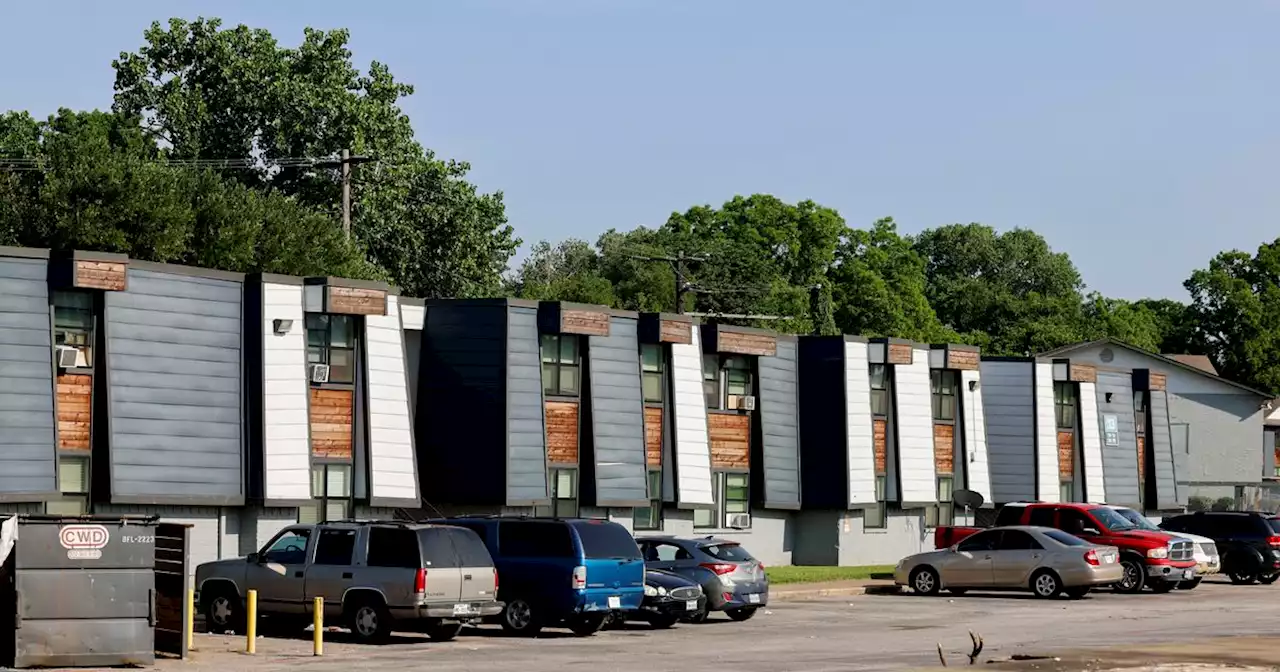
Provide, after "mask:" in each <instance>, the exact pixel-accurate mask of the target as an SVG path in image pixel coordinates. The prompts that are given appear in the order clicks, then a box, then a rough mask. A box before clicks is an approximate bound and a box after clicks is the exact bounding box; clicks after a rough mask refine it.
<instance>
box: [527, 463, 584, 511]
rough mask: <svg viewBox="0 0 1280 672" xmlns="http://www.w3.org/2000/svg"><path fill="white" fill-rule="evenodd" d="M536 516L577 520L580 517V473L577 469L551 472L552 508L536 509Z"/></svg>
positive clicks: (553, 470)
mask: <svg viewBox="0 0 1280 672" xmlns="http://www.w3.org/2000/svg"><path fill="white" fill-rule="evenodd" d="M533 513H534V515H535V516H543V517H547V518H575V517H577V515H578V472H577V470H575V469H552V470H551V506H539V507H535V508H534V512H533Z"/></svg>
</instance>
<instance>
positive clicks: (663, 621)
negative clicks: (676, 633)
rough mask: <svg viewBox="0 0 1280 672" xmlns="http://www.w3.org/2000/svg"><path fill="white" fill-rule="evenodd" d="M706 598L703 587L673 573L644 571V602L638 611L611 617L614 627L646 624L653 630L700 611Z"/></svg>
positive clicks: (673, 623) (666, 626)
mask: <svg viewBox="0 0 1280 672" xmlns="http://www.w3.org/2000/svg"><path fill="white" fill-rule="evenodd" d="M706 602H707V598H706V596H705V595H703V593H702V586H699V585H698V584H697V583H695V582H693V581H690V580H689V579H686V578H684V577H683V576H680V575H679V574H675V573H673V572H664V571H662V570H660V569H647V568H646V569H645V572H644V602H642V603H641V604H640V609H639V610H637V611H624V612H617V613H615V614H613V617H612V618H611V619H610V620H611V621H612V623H613V624H614V625H617V624H620V623H622V621H645V622H647V623H648V624H649V625H651V626H653V627H655V628H664V629H665V628H669V627H671V626H673V625H675V624H676V622H677V621H679V620H680V619H681V618H687V617H688V616H689V615H691V614H697V613H699V612H702V611H703V610H704V609H705V608H706Z"/></svg>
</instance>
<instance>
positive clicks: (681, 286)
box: [627, 250, 707, 315]
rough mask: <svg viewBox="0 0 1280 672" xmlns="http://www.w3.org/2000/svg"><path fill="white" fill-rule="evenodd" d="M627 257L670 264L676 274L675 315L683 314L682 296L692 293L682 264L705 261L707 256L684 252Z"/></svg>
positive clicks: (692, 288)
mask: <svg viewBox="0 0 1280 672" xmlns="http://www.w3.org/2000/svg"><path fill="white" fill-rule="evenodd" d="M627 257H629V258H631V259H636V260H639V261H665V262H668V263H670V264H671V270H672V271H674V272H675V274H676V314H678V315H683V314H684V295H685V293H687V292H691V291H694V287H693V283H690V282H689V281H688V280H687V279H685V271H684V263H685V262H686V261H699V262H701V261H706V260H707V255H705V254H704V255H686V254H685V253H684V250H681V251H679V252H677V253H676V256H674V257H672V256H666V255H641V254H628V255H627Z"/></svg>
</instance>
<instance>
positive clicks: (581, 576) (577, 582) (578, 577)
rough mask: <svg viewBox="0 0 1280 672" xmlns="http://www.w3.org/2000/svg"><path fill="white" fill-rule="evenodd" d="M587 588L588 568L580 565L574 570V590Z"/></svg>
mask: <svg viewBox="0 0 1280 672" xmlns="http://www.w3.org/2000/svg"><path fill="white" fill-rule="evenodd" d="M586 587H587V568H586V567H583V566H582V565H578V566H577V567H574V568H573V589H574V590H582V589H584V588H586Z"/></svg>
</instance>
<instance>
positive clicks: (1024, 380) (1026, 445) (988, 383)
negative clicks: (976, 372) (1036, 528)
mask: <svg viewBox="0 0 1280 672" xmlns="http://www.w3.org/2000/svg"><path fill="white" fill-rule="evenodd" d="M980 370H981V373H982V388H981V389H982V407H983V410H984V413H985V417H984V418H983V419H984V420H985V422H986V426H987V461H988V464H989V465H990V468H991V500H992V501H993V502H995V503H996V504H1006V503H1008V502H1017V501H1034V500H1035V499H1037V497H1036V457H1035V451H1036V419H1035V418H1036V416H1035V412H1036V409H1035V385H1034V380H1033V378H1032V373H1033V371H1034V365H1033V364H1032V363H1031V362H1004V361H988V360H983V361H982V364H981V367H980Z"/></svg>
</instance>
